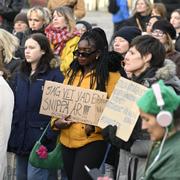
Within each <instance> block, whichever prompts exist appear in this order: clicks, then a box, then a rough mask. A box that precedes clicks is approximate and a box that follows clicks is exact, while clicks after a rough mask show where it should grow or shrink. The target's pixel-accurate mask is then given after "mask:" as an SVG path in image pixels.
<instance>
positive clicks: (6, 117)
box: [0, 33, 14, 179]
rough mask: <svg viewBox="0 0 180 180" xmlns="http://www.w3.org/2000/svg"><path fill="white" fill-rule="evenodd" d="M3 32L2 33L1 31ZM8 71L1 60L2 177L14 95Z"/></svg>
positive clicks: (0, 122)
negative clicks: (8, 80)
mask: <svg viewBox="0 0 180 180" xmlns="http://www.w3.org/2000/svg"><path fill="white" fill-rule="evenodd" d="M0 34H1V33H0ZM6 78H7V73H6V70H5V69H4V67H3V62H2V61H1V60H0V98H1V101H0V112H1V113H0V152H1V153H0V179H3V176H4V173H5V169H6V167H7V144H8V139H9V136H10V131H11V123H12V116H13V108H14V95H13V92H12V90H11V88H10V87H9V85H8V84H7V82H6Z"/></svg>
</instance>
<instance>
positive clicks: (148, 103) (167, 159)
mask: <svg viewBox="0 0 180 180" xmlns="http://www.w3.org/2000/svg"><path fill="white" fill-rule="evenodd" d="M137 105H138V107H139V109H140V116H141V119H142V129H145V130H147V131H148V133H149V135H150V138H151V140H152V141H153V142H154V144H153V146H152V149H151V151H150V153H149V156H148V159H147V164H146V168H145V172H144V174H143V176H142V177H141V179H143V180H153V179H154V180H155V179H156V180H157V179H158V180H161V179H163V180H169V179H171V180H178V179H180V173H179V172H180V156H179V152H180V143H179V139H180V131H179V127H178V126H179V125H178V124H180V121H179V120H180V96H178V95H177V94H176V93H175V92H174V90H173V89H172V88H171V87H169V86H165V85H164V83H163V81H159V82H158V83H156V84H153V85H152V87H151V88H150V89H149V90H147V91H146V92H145V94H144V95H143V96H142V97H141V98H140V99H139V101H138V102H137Z"/></svg>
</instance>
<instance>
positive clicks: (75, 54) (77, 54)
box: [73, 50, 97, 57]
mask: <svg viewBox="0 0 180 180" xmlns="http://www.w3.org/2000/svg"><path fill="white" fill-rule="evenodd" d="M96 51H97V50H95V51H92V52H80V51H79V50H75V51H74V52H73V55H74V56H77V57H79V56H82V57H89V56H90V55H92V54H94V53H95V52H96Z"/></svg>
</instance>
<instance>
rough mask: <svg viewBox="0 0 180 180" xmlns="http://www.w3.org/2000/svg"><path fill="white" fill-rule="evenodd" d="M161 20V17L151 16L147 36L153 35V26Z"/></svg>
mask: <svg viewBox="0 0 180 180" xmlns="http://www.w3.org/2000/svg"><path fill="white" fill-rule="evenodd" d="M160 19H162V18H161V17H160V16H151V17H150V18H149V21H148V22H147V23H146V33H147V34H150V35H151V33H152V26H153V24H154V23H155V22H156V21H158V20H160Z"/></svg>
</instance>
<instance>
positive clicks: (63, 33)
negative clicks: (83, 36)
mask: <svg viewBox="0 0 180 180" xmlns="http://www.w3.org/2000/svg"><path fill="white" fill-rule="evenodd" d="M45 34H46V36H47V38H48V39H49V42H50V43H51V44H52V45H53V46H54V54H55V55H60V54H61V52H62V50H63V48H64V47H65V45H66V42H67V41H68V40H70V39H72V38H73V37H75V36H80V33H79V32H78V31H77V30H76V29H74V30H73V32H69V31H68V28H67V27H64V28H61V29H58V28H54V27H53V26H52V25H49V26H47V28H46V29H45Z"/></svg>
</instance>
